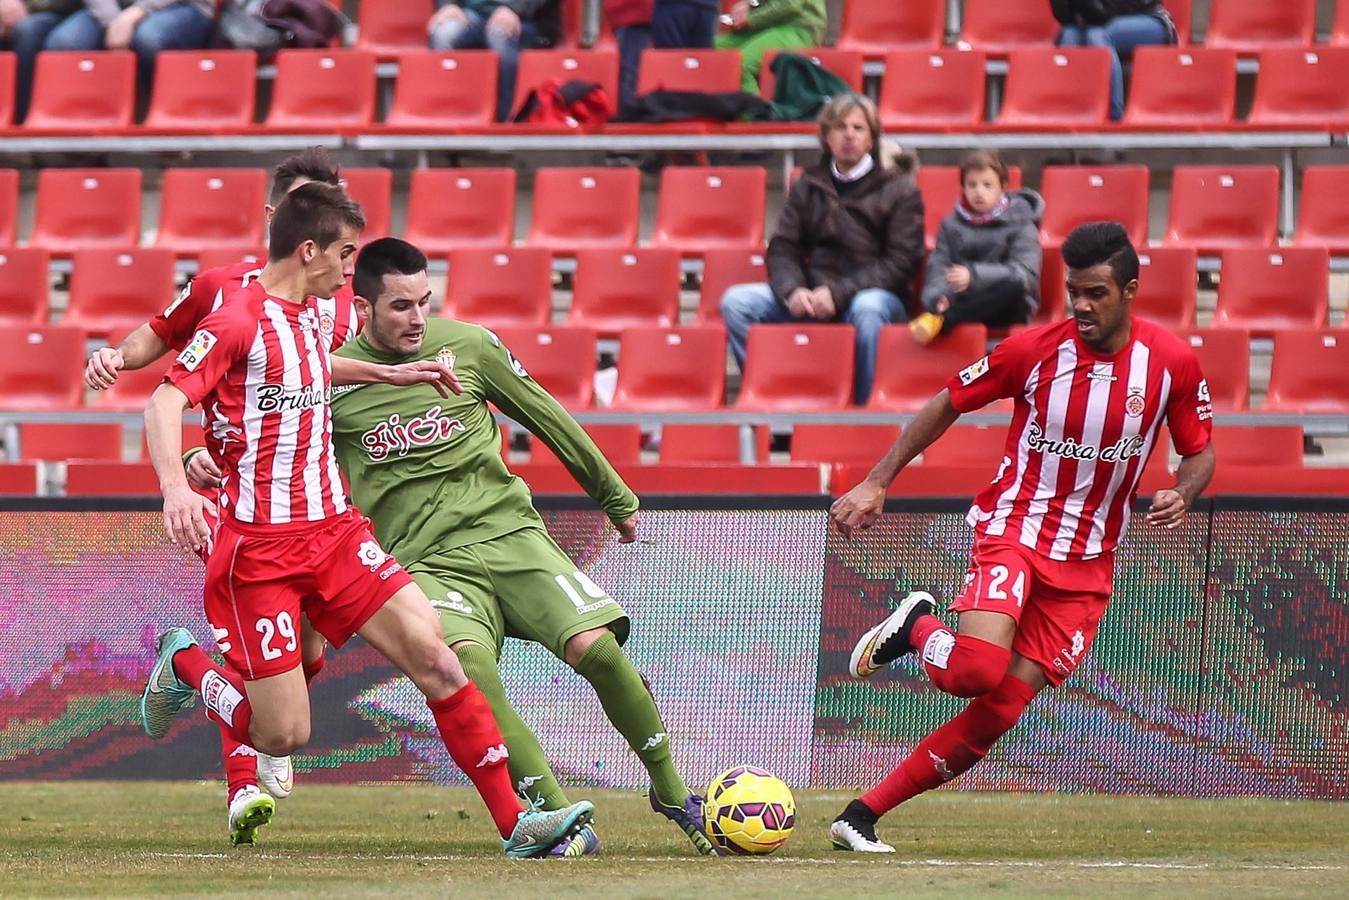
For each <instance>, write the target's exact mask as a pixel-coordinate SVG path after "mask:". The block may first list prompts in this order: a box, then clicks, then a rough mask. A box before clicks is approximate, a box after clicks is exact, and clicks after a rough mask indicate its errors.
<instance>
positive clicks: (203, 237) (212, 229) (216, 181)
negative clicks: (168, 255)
mask: <svg viewBox="0 0 1349 900" xmlns="http://www.w3.org/2000/svg"><path fill="white" fill-rule="evenodd" d="M163 198H164V199H163V202H162V204H161V206H160V213H159V236H158V237H157V238H156V239H155V246H156V247H162V248H164V249H167V250H171V251H173V252H174V253H176V254H178V255H179V256H195V255H196V253H197V251H198V250H200V249H202V248H203V247H211V246H217V247H218V246H228V247H240V246H244V247H260V246H262V244H263V234H262V228H263V211H262V207H263V205H264V204H265V203H266V202H267V173H266V172H264V171H263V170H262V169H168V170H167V171H165V172H164V185H163Z"/></svg>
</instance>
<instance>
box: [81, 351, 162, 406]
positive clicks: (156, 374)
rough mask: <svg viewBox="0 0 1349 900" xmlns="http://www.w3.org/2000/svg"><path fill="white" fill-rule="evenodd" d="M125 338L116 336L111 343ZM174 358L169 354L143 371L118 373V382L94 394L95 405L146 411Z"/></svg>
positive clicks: (130, 370) (126, 370)
mask: <svg viewBox="0 0 1349 900" xmlns="http://www.w3.org/2000/svg"><path fill="white" fill-rule="evenodd" d="M124 337H126V335H125V334H114V335H113V336H112V338H111V339H110V343H112V344H114V345H115V344H117V343H118V342H120V341H121V340H122V338H124ZM173 358H174V354H173V353H168V354H165V355H164V356H162V357H160V358H159V359H157V360H155V361H154V362H152V363H150V365H148V366H146V367H145V368H143V369H123V370H122V371H121V372H119V373H117V381H116V382H115V383H114V384H113V386H112V387H110V388H108V389H107V390H103V391H98V392H97V393H95V394H94V399H93V405H94V406H95V407H97V408H99V409H106V410H114V411H117V412H142V411H144V409H145V404H146V403H147V402H149V400H150V395H151V394H153V393H154V392H155V388H157V387H159V385H160V383H161V382H163V381H164V373H165V372H167V371H168V370H169V366H170V365H171V364H172V363H173Z"/></svg>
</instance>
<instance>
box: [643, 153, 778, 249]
mask: <svg viewBox="0 0 1349 900" xmlns="http://www.w3.org/2000/svg"><path fill="white" fill-rule="evenodd" d="M766 183H767V175H766V174H765V172H764V170H763V169H761V168H759V167H758V166H726V167H701V166H667V167H666V168H665V169H663V170H662V171H661V173H660V199H659V201H658V202H657V206H656V224H655V228H654V230H653V232H652V234H651V244H652V246H655V247H674V248H676V249H678V250H680V251H682V252H683V253H686V254H700V253H704V252H706V251H707V250H709V249H711V248H713V247H743V246H745V245H746V244H762V243H763V240H764V203H765V199H764V197H765V190H766Z"/></svg>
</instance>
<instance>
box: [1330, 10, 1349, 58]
mask: <svg viewBox="0 0 1349 900" xmlns="http://www.w3.org/2000/svg"><path fill="white" fill-rule="evenodd" d="M1330 43H1331V44H1332V45H1334V46H1336V47H1343V46H1345V45H1349V2H1346V0H1336V3H1335V18H1334V19H1333V20H1332V21H1331V23H1330Z"/></svg>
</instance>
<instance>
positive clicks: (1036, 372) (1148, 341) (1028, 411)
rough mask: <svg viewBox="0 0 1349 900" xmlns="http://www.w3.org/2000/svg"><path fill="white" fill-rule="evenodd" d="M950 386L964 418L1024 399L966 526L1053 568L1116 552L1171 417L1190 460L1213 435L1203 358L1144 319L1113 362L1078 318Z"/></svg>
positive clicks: (1017, 342)
mask: <svg viewBox="0 0 1349 900" xmlns="http://www.w3.org/2000/svg"><path fill="white" fill-rule="evenodd" d="M947 388H948V390H949V391H950V393H951V402H952V404H953V405H954V406H955V408H956V409H957V410H959V411H961V412H969V411H971V410H975V409H978V408H980V407H982V406H984V405H985V404H987V403H989V402H991V401H993V400H997V399H1000V398H1003V397H1011V398H1013V399H1014V401H1015V407H1014V411H1013V414H1012V424H1011V426H1010V427H1009V428H1008V431H1007V442H1006V446H1005V449H1004V454H1003V460H1002V466H1001V468H999V469H998V474H997V476H996V477H995V478H994V479H993V482H992V483H991V484H990V485H989V486H988V487H986V488H984V490H983V491H982V492H980V494H979V496H978V497H976V498H975V500H974V505H973V506H972V507H971V508H970V512H969V516H968V517H967V519H968V521H969V523H970V525H972V526H973V527H974V529H975V533H976V534H977V535H978V536H979V537H980V538H992V539H1006V540H1010V541H1012V542H1015V543H1019V544H1023V545H1025V546H1027V547H1031V548H1034V549H1035V551H1036V552H1038V553H1040V554H1042V555H1044V556H1047V557H1049V558H1050V559H1058V560H1081V559H1092V558H1094V557H1097V556H1100V555H1101V554H1103V553H1109V552H1110V551H1111V550H1113V549H1114V547H1115V544H1116V543H1118V541H1119V538H1120V535H1121V534H1123V532H1124V529H1125V526H1126V525H1128V522H1129V511H1130V506H1131V505H1132V503H1133V499H1134V495H1135V494H1136V493H1137V491H1138V481H1139V478H1140V476H1141V475H1142V473H1143V466H1144V464H1145V463H1146V462H1147V459H1148V456H1149V454H1151V453H1152V449H1153V445H1154V443H1155V442H1156V439H1157V433H1158V429H1159V428H1160V427H1161V425H1162V421H1163V419H1165V421H1166V423H1167V425H1168V426H1169V427H1170V430H1171V438H1172V441H1173V442H1174V443H1175V445H1176V450H1177V451H1178V452H1179V453H1180V454H1181V455H1182V456H1190V455H1193V454H1195V453H1198V452H1200V451H1201V450H1203V449H1204V448H1205V447H1207V446H1208V443H1209V437H1210V434H1211V432H1212V422H1211V421H1210V420H1211V419H1212V417H1213V407H1212V404H1211V403H1210V400H1209V390H1208V384H1207V383H1206V382H1205V381H1204V377H1203V374H1202V373H1201V372H1200V371H1199V362H1198V360H1197V359H1196V358H1195V355H1194V351H1193V350H1191V349H1190V347H1189V345H1188V344H1186V343H1185V342H1184V341H1182V340H1180V339H1179V338H1177V337H1176V336H1175V335H1173V334H1171V333H1170V332H1168V331H1166V330H1165V329H1163V328H1161V327H1160V326H1158V325H1155V324H1153V323H1152V322H1148V321H1144V320H1142V319H1134V320H1133V331H1132V334H1131V335H1130V336H1129V342H1128V343H1127V344H1125V346H1124V348H1123V349H1122V350H1120V351H1119V352H1118V353H1115V354H1113V355H1111V356H1102V355H1099V354H1097V353H1096V352H1095V351H1093V350H1092V349H1091V348H1089V347H1088V346H1087V345H1086V344H1085V343H1083V342H1082V340H1081V338H1079V337H1078V334H1077V323H1076V322H1075V321H1074V320H1073V319H1065V320H1064V321H1062V322H1057V323H1055V324H1053V325H1047V326H1044V327H1042V328H1035V329H1032V330H1030V331H1025V332H1022V333H1021V334H1017V335H1014V336H1012V337H1010V338H1008V339H1007V340H1005V341H1003V342H1002V343H1001V344H999V345H998V347H997V349H995V350H994V351H993V353H992V354H990V355H988V356H985V357H984V358H983V359H981V360H979V361H978V362H976V363H974V364H973V365H971V366H969V367H967V368H965V369H963V370H961V371H960V372H958V373H957V374H956V375H955V376H953V377H952V378H951V380H950V381H949V382H948V384H947Z"/></svg>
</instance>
